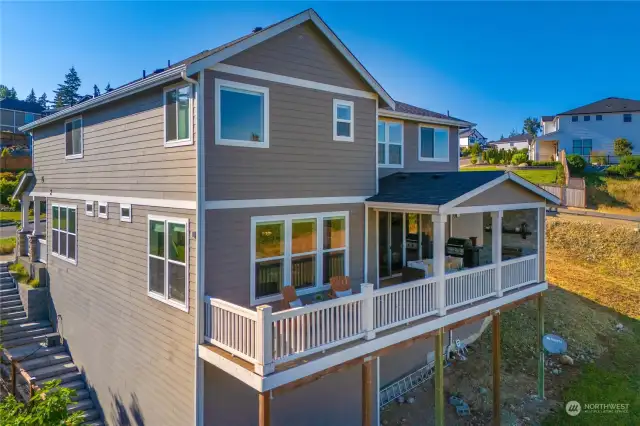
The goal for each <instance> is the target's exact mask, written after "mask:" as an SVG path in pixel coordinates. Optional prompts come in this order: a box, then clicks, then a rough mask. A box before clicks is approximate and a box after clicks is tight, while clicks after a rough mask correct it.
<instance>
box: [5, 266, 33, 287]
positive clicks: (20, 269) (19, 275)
mask: <svg viewBox="0 0 640 426" xmlns="http://www.w3.org/2000/svg"><path fill="white" fill-rule="evenodd" d="M9 270H10V271H11V272H13V276H14V278H15V279H16V281H18V282H19V283H22V284H24V283H26V282H27V281H29V271H27V268H25V267H24V265H23V264H21V263H17V262H16V263H13V264H11V265H10V266H9Z"/></svg>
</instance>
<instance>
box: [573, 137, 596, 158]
mask: <svg viewBox="0 0 640 426" xmlns="http://www.w3.org/2000/svg"><path fill="white" fill-rule="evenodd" d="M591 148H592V141H591V139H574V140H573V154H578V155H591Z"/></svg>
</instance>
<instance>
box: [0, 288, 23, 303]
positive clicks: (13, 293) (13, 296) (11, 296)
mask: <svg viewBox="0 0 640 426" xmlns="http://www.w3.org/2000/svg"><path fill="white" fill-rule="evenodd" d="M2 291H10V292H9V293H4V294H2V295H0V302H8V301H9V300H20V293H18V289H17V288H14V289H13V290H2Z"/></svg>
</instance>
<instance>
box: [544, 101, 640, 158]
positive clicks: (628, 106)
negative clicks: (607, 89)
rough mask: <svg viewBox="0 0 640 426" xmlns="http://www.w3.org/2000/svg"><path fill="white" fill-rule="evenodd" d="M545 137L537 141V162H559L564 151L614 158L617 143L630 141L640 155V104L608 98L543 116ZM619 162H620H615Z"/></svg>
mask: <svg viewBox="0 0 640 426" xmlns="http://www.w3.org/2000/svg"><path fill="white" fill-rule="evenodd" d="M542 124H543V135H542V136H539V137H538V138H537V139H536V143H535V147H534V153H535V154H534V155H535V159H537V160H546V159H548V158H547V157H551V156H553V157H554V158H556V156H557V154H558V152H559V151H560V150H563V149H564V150H565V151H566V152H567V154H579V155H582V156H584V157H585V158H586V159H587V161H589V160H590V157H591V155H593V154H596V153H597V154H598V155H610V156H614V155H615V153H614V150H613V141H614V140H615V139H617V138H626V139H627V140H628V141H629V142H631V143H632V144H633V147H634V149H633V153H634V154H640V101H639V100H633V99H624V98H613V97H612V98H606V99H602V100H600V101H596V102H593V103H591V104H588V105H584V106H581V107H578V108H574V109H571V110H569V111H565V112H563V113H560V114H557V115H555V116H543V117H542ZM611 160H612V161H613V162H617V158H612V159H611Z"/></svg>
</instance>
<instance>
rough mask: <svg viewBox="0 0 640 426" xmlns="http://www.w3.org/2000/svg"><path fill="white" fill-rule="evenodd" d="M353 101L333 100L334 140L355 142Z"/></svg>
mask: <svg viewBox="0 0 640 426" xmlns="http://www.w3.org/2000/svg"><path fill="white" fill-rule="evenodd" d="M353 114H354V111H353V102H351V101H341V100H339V99H334V100H333V140H334V141H342V142H353V122H354V118H353Z"/></svg>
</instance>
